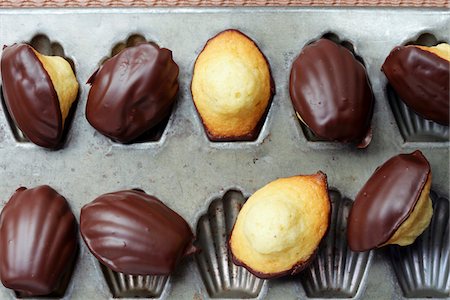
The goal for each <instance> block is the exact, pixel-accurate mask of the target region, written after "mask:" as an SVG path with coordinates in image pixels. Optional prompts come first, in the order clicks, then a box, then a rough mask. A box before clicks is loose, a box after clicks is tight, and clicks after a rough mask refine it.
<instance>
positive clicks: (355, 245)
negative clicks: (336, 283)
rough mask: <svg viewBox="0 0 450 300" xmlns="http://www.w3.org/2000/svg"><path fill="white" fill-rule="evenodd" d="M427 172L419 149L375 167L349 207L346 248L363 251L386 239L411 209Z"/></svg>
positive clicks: (423, 184)
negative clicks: (347, 244)
mask: <svg viewBox="0 0 450 300" xmlns="http://www.w3.org/2000/svg"><path fill="white" fill-rule="evenodd" d="M428 176H431V170H430V165H429V163H428V161H427V159H426V158H425V157H424V156H423V154H422V152H420V151H419V150H416V151H415V152H414V153H411V154H400V155H397V156H394V157H392V158H391V159H389V160H388V161H386V162H385V163H384V164H383V165H382V166H380V167H378V168H377V169H376V171H375V173H373V175H372V176H371V177H370V178H369V180H368V181H367V182H366V184H365V185H364V186H363V188H362V189H361V191H360V192H359V193H358V195H357V196H356V199H355V202H354V204H353V206H352V208H351V210H350V215H349V218H348V232H347V234H348V243H349V246H350V249H352V250H353V251H367V250H370V249H373V248H375V247H379V246H381V245H383V244H384V243H386V242H387V241H388V240H389V239H390V238H391V237H392V235H394V233H395V231H396V230H397V229H398V228H399V227H400V225H401V224H402V223H403V222H404V221H405V220H406V219H407V218H408V216H409V215H410V214H411V212H412V211H413V209H414V206H415V205H416V203H417V201H418V200H419V197H420V194H421V192H422V190H423V188H424V186H425V183H426V181H427V179H428Z"/></svg>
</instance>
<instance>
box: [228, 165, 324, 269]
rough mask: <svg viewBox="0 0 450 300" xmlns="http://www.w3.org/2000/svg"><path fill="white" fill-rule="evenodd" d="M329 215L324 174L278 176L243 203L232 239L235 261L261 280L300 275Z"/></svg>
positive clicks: (311, 255)
mask: <svg viewBox="0 0 450 300" xmlns="http://www.w3.org/2000/svg"><path fill="white" fill-rule="evenodd" d="M329 215H330V200H329V196H328V189H327V181H326V176H325V174H323V173H321V172H319V173H317V174H314V175H303V176H302V175H299V176H293V177H288V178H280V179H278V180H275V181H273V182H271V183H269V184H267V185H266V186H264V187H263V188H261V189H260V190H258V191H256V192H255V193H254V194H253V195H252V196H251V197H250V198H249V199H248V201H247V202H246V203H245V204H244V206H243V207H242V209H241V211H240V213H239V215H238V218H237V220H236V223H235V225H234V228H233V232H232V235H231V238H230V248H231V251H232V254H233V259H234V261H235V262H236V263H237V264H239V265H243V266H245V267H246V268H247V269H248V270H249V271H250V272H252V273H253V274H255V275H256V276H258V277H262V278H273V277H279V276H283V275H286V274H295V273H296V272H298V271H300V270H302V269H303V268H304V267H306V265H307V264H308V262H309V261H310V260H311V258H312V257H313V256H314V254H315V252H316V250H317V248H318V246H319V243H320V241H321V240H322V238H323V237H324V236H325V234H326V232H327V229H328V226H329Z"/></svg>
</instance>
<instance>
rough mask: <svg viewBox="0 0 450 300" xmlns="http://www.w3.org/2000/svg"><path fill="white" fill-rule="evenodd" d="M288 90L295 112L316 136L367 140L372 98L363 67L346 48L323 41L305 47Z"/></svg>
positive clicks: (294, 66)
mask: <svg viewBox="0 0 450 300" xmlns="http://www.w3.org/2000/svg"><path fill="white" fill-rule="evenodd" d="M289 91H290V95H291V100H292V103H293V105H294V108H295V110H296V112H298V114H299V116H300V117H301V119H302V120H303V122H304V123H305V124H306V125H307V126H308V127H309V129H310V130H311V131H313V132H314V133H315V135H317V136H318V137H321V138H325V139H327V140H330V141H340V142H361V141H362V140H363V139H365V138H366V135H367V134H368V131H369V127H370V121H371V117H372V111H373V103H374V96H373V93H372V89H371V85H370V83H369V79H368V77H367V73H366V70H365V68H364V66H363V65H362V64H361V63H360V62H359V61H358V60H357V59H356V58H355V56H354V55H353V54H352V52H351V51H349V50H348V49H346V48H345V47H343V46H341V45H339V44H337V43H335V42H333V41H330V40H328V39H325V38H322V39H319V40H318V41H316V42H314V43H312V44H309V45H307V46H305V47H304V48H303V49H302V51H301V53H300V55H299V56H298V57H297V58H296V59H295V61H294V62H293V64H292V68H291V75H290V90H289Z"/></svg>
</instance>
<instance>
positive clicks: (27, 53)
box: [1, 44, 63, 148]
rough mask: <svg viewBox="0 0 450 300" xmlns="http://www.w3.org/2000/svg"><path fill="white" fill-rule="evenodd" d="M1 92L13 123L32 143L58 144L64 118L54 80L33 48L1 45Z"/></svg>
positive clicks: (21, 45) (49, 146) (18, 45)
mask: <svg viewBox="0 0 450 300" xmlns="http://www.w3.org/2000/svg"><path fill="white" fill-rule="evenodd" d="M1 74H2V82H3V96H4V99H5V103H6V107H7V109H8V111H9V114H10V115H11V117H12V119H13V120H14V122H15V123H16V125H17V126H18V127H19V128H20V130H22V132H23V133H24V134H25V135H26V136H27V138H28V139H30V141H32V142H33V143H35V144H37V145H39V146H42V147H46V148H57V147H59V146H60V142H61V138H62V135H63V120H62V116H61V109H60V107H59V101H58V95H57V94H56V91H55V88H54V87H53V83H52V81H51V79H50V76H49V75H48V73H47V71H46V70H45V69H44V67H43V65H42V63H41V62H40V61H39V59H38V58H37V56H36V54H35V52H34V51H33V48H31V46H29V45H26V44H14V45H12V46H9V47H5V48H4V49H3V54H2V59H1Z"/></svg>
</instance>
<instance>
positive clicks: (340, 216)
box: [300, 190, 371, 298]
mask: <svg viewBox="0 0 450 300" xmlns="http://www.w3.org/2000/svg"><path fill="white" fill-rule="evenodd" d="M329 194H330V200H331V205H332V209H331V213H332V215H331V224H330V230H329V231H328V233H327V235H326V237H325V238H324V240H323V241H322V243H321V245H320V248H319V251H318V253H317V257H316V258H315V259H314V260H313V262H312V263H311V265H310V266H309V267H308V268H306V269H305V270H304V271H303V272H302V273H300V274H301V277H300V279H301V282H302V285H303V288H304V289H305V291H306V294H307V295H308V297H312V298H353V297H355V295H356V293H357V292H358V289H359V288H360V285H361V281H362V279H363V277H364V274H365V273H366V272H367V270H368V268H369V257H370V255H371V252H353V251H351V250H350V248H349V247H348V244H347V236H346V234H345V233H346V232H347V218H348V214H349V212H350V208H351V207H352V201H351V200H350V199H348V198H343V197H342V196H341V194H340V193H339V192H338V191H336V190H330V191H329Z"/></svg>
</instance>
